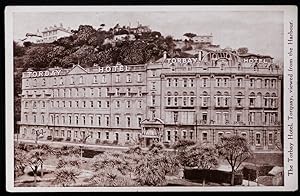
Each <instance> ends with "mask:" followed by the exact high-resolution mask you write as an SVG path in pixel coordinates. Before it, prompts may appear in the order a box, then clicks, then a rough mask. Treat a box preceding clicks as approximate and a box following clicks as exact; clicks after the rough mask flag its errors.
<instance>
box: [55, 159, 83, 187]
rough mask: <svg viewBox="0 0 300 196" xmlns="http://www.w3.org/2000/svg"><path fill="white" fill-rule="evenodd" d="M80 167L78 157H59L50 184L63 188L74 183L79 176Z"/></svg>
mask: <svg viewBox="0 0 300 196" xmlns="http://www.w3.org/2000/svg"><path fill="white" fill-rule="evenodd" d="M80 167H81V162H80V160H79V157H78V156H76V155H71V156H63V157H61V158H60V159H59V161H58V163H57V166H56V171H55V179H54V180H53V182H52V183H53V184H57V185H61V186H63V187H65V186H70V185H71V184H72V183H76V180H77V179H78V176H79V175H80V170H79V169H80Z"/></svg>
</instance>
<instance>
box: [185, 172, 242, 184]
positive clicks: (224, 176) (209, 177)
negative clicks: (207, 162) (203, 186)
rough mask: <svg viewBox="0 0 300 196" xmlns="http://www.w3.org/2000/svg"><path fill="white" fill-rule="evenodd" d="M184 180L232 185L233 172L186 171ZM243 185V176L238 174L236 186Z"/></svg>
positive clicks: (236, 175) (235, 179)
mask: <svg viewBox="0 0 300 196" xmlns="http://www.w3.org/2000/svg"><path fill="white" fill-rule="evenodd" d="M184 178H185V179H189V180H195V181H200V182H202V181H203V179H205V181H207V182H215V183H219V184H222V183H228V184H230V183H231V172H227V171H219V170H207V169H185V170H184ZM242 183H243V174H242V173H241V172H239V171H238V172H236V173H235V176H234V185H241V184H242Z"/></svg>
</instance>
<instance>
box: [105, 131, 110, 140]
mask: <svg viewBox="0 0 300 196" xmlns="http://www.w3.org/2000/svg"><path fill="white" fill-rule="evenodd" d="M105 135H106V139H107V140H109V132H108V131H106V132H105Z"/></svg>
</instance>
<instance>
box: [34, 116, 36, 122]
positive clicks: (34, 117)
mask: <svg viewBox="0 0 300 196" xmlns="http://www.w3.org/2000/svg"><path fill="white" fill-rule="evenodd" d="M33 122H34V123H36V115H33Z"/></svg>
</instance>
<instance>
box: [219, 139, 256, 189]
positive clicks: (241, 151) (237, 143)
mask: <svg viewBox="0 0 300 196" xmlns="http://www.w3.org/2000/svg"><path fill="white" fill-rule="evenodd" d="M217 149H218V152H219V154H220V155H221V156H222V157H224V158H225V159H226V160H227V162H228V163H229V164H230V166H231V185H232V186H233V185H234V175H235V172H236V171H237V169H238V168H239V166H240V165H241V164H242V163H243V162H244V161H246V160H247V159H248V158H250V157H251V156H252V152H251V150H250V147H249V145H248V142H247V140H246V138H244V137H242V136H239V135H232V136H226V137H222V138H221V142H220V143H219V144H218V145H217Z"/></svg>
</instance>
